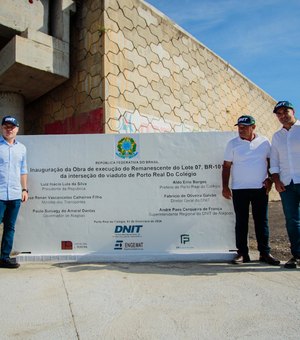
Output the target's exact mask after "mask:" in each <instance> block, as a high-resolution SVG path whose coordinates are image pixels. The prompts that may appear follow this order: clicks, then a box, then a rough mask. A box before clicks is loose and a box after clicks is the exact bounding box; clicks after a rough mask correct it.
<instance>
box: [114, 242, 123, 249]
mask: <svg viewBox="0 0 300 340" xmlns="http://www.w3.org/2000/svg"><path fill="white" fill-rule="evenodd" d="M123 242H124V241H122V240H116V242H115V247H114V250H122V249H123Z"/></svg>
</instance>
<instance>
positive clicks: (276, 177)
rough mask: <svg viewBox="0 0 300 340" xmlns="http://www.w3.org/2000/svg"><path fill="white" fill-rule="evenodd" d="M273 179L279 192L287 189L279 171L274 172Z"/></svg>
mask: <svg viewBox="0 0 300 340" xmlns="http://www.w3.org/2000/svg"><path fill="white" fill-rule="evenodd" d="M272 180H273V182H274V184H275V188H276V190H277V191H278V192H283V191H285V187H284V184H283V183H282V182H281V180H280V177H279V174H277V173H274V174H272Z"/></svg>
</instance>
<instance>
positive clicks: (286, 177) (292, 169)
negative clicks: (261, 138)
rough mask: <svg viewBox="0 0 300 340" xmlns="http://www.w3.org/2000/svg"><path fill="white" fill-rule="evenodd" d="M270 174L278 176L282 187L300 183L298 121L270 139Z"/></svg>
mask: <svg viewBox="0 0 300 340" xmlns="http://www.w3.org/2000/svg"><path fill="white" fill-rule="evenodd" d="M270 165H271V167H270V173H271V174H275V173H276V174H279V177H280V180H281V182H282V183H283V184H284V185H288V184H290V183H291V180H293V182H294V183H300V121H299V120H297V121H296V122H295V124H294V125H293V126H292V127H291V128H290V129H289V130H286V129H285V128H282V129H280V130H279V131H277V132H275V133H274V135H273V138H272V146H271V157H270Z"/></svg>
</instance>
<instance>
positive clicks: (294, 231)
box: [280, 181, 300, 258]
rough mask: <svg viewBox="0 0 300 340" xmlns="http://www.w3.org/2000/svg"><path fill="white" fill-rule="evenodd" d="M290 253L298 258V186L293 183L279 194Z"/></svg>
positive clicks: (299, 216)
mask: <svg viewBox="0 0 300 340" xmlns="http://www.w3.org/2000/svg"><path fill="white" fill-rule="evenodd" d="M280 197H281V203H282V207H283V212H284V215H285V222H286V230H287V233H288V236H289V240H290V243H291V253H292V255H293V256H294V257H296V258H300V184H294V183H293V181H292V182H291V183H290V184H289V185H287V186H285V191H283V192H281V193H280Z"/></svg>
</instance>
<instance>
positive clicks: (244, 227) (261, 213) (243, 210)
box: [232, 187, 270, 255]
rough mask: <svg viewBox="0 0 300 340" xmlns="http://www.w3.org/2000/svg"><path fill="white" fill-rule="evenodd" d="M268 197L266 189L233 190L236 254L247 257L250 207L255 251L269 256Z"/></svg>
mask: <svg viewBox="0 0 300 340" xmlns="http://www.w3.org/2000/svg"><path fill="white" fill-rule="evenodd" d="M268 199H269V197H268V195H267V194H266V189H265V188H264V187H263V188H261V189H236V190H235V189H234V190H232V200H233V206H234V211H235V217H236V223H235V238H236V247H237V250H238V254H240V255H248V252H249V248H248V223H249V207H250V203H251V206H252V215H253V220H254V227H255V235H256V240H257V249H258V251H259V252H260V254H269V253H270V246H269V225H268Z"/></svg>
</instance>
